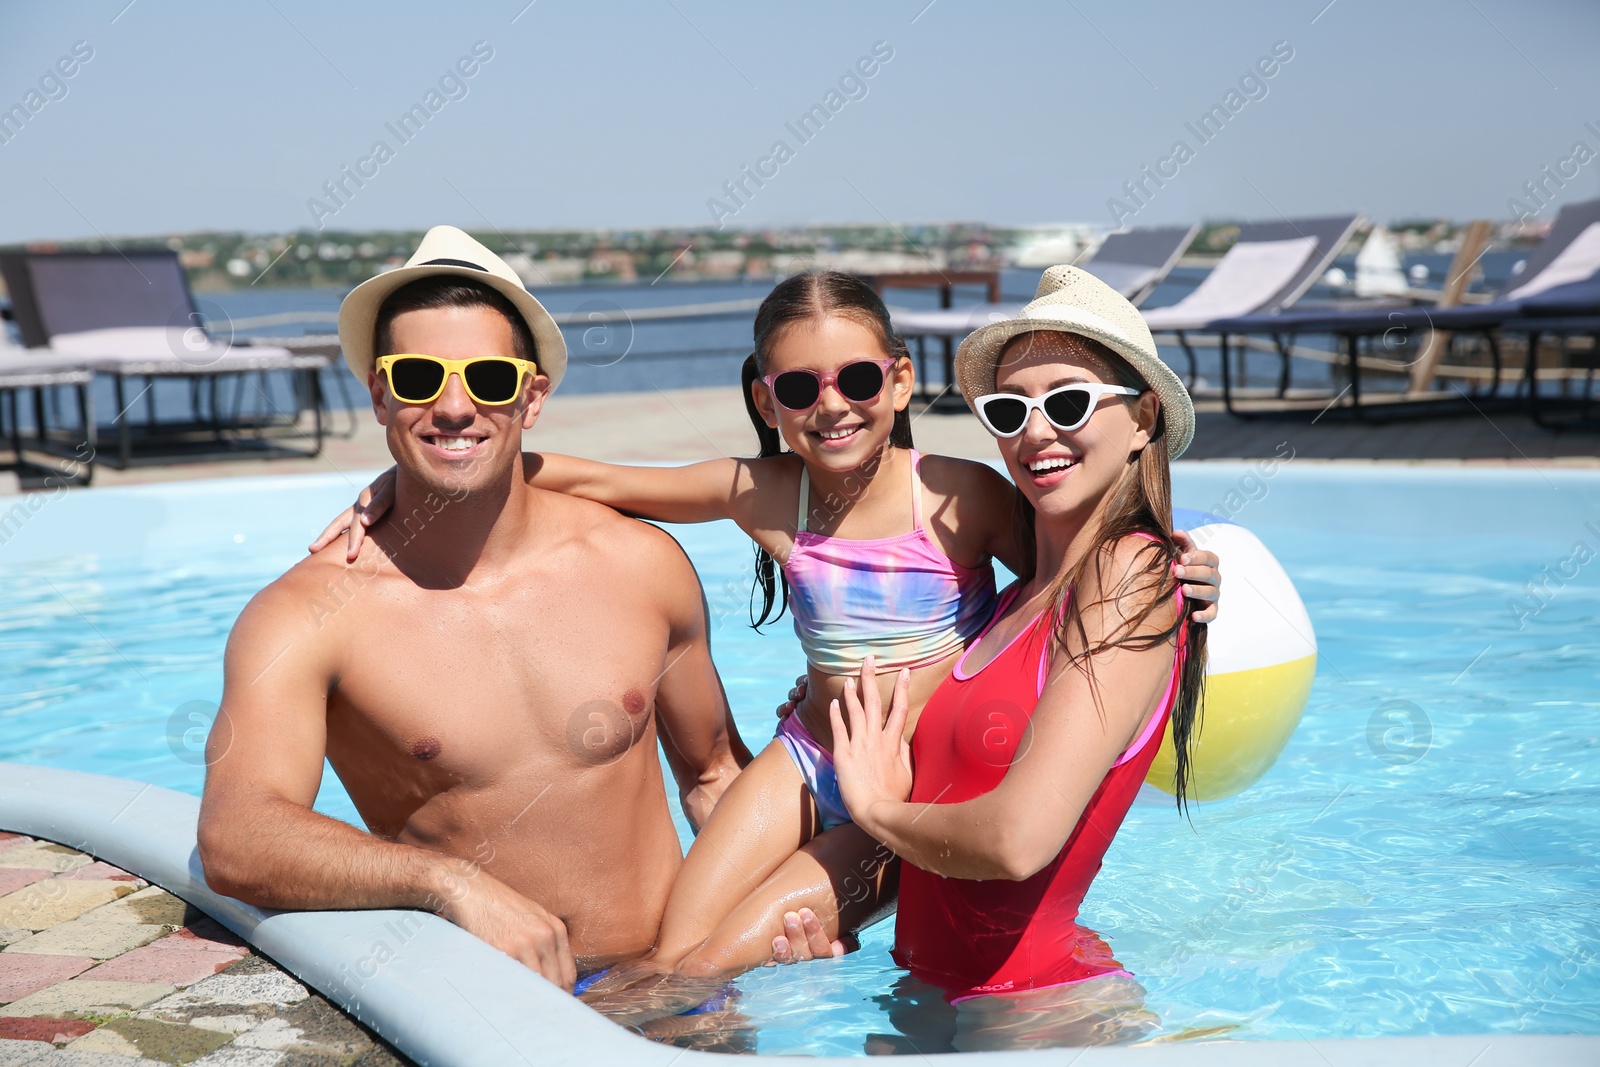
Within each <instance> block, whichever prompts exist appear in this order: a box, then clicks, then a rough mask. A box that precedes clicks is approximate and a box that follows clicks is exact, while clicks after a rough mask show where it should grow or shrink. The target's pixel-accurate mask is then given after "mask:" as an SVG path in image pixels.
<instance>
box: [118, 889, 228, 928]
mask: <svg viewBox="0 0 1600 1067" xmlns="http://www.w3.org/2000/svg"><path fill="white" fill-rule="evenodd" d="M116 884H122V883H116ZM94 918H96V919H102V920H104V921H106V922H121V923H137V924H140V925H148V926H183V925H184V924H185V923H191V922H198V921H199V920H201V919H203V918H205V912H203V911H201V910H200V909H198V908H192V907H190V906H189V905H188V904H185V903H184V902H183V901H182V900H180V899H179V898H178V897H175V896H173V895H172V894H171V893H169V892H167V891H166V890H165V889H162V888H161V887H160V886H154V885H152V886H147V887H146V888H144V889H140V890H139V891H138V892H135V893H129V894H128V895H127V896H124V897H122V898H121V899H120V900H117V902H116V903H115V904H107V905H106V906H105V907H103V908H101V909H100V910H99V911H98V912H97V913H96V914H95V915H94Z"/></svg>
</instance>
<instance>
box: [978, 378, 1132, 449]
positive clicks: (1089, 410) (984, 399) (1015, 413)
mask: <svg viewBox="0 0 1600 1067" xmlns="http://www.w3.org/2000/svg"><path fill="white" fill-rule="evenodd" d="M1142 392H1143V390H1142V389H1130V388H1128V387H1127V386H1125V385H1099V384H1091V383H1088V382H1075V383H1073V384H1072V385H1063V386H1061V387H1059V388H1056V389H1052V390H1050V391H1049V392H1048V393H1046V394H1044V395H1043V396H1020V395H1018V394H1016V393H988V394H986V395H984V396H980V397H978V398H977V399H976V400H974V401H973V402H972V406H973V408H974V410H976V411H977V413H978V421H979V422H982V423H983V425H984V427H985V428H986V429H987V430H988V431H989V432H990V433H992V434H994V435H995V436H996V437H1015V436H1017V434H1019V433H1021V432H1022V428H1023V427H1024V426H1026V425H1028V419H1029V418H1031V417H1032V415H1033V413H1034V412H1035V411H1042V412H1044V417H1045V420H1046V421H1047V422H1049V423H1050V425H1051V426H1054V427H1055V428H1056V429H1058V430H1060V431H1061V432H1062V433H1071V432H1072V431H1073V430H1080V429H1082V428H1083V427H1084V425H1085V424H1087V423H1088V421H1089V419H1090V417H1091V416H1093V415H1094V409H1095V406H1096V405H1097V404H1099V403H1100V398H1101V397H1103V396H1138V395H1139V394H1140V393H1142Z"/></svg>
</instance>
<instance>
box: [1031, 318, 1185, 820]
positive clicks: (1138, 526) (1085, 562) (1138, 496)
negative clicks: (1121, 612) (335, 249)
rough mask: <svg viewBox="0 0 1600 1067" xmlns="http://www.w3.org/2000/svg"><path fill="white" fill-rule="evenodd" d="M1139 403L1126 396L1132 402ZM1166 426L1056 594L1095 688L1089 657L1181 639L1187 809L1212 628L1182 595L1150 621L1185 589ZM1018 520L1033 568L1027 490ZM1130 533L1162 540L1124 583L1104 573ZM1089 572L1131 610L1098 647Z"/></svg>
mask: <svg viewBox="0 0 1600 1067" xmlns="http://www.w3.org/2000/svg"><path fill="white" fill-rule="evenodd" d="M1067 336H1068V337H1070V338H1072V340H1073V341H1075V342H1077V343H1078V344H1079V345H1081V346H1082V353H1081V354H1082V355H1084V356H1087V357H1092V358H1093V360H1094V361H1095V362H1096V363H1098V364H1103V365H1104V367H1105V369H1106V371H1107V372H1108V376H1109V377H1110V379H1111V381H1112V382H1113V383H1114V384H1116V385H1122V386H1127V387H1129V388H1133V389H1140V390H1147V389H1149V388H1150V386H1149V384H1148V383H1147V382H1146V381H1145V380H1144V377H1143V376H1142V375H1140V374H1139V372H1138V371H1136V370H1134V369H1133V367H1132V366H1131V365H1130V364H1129V363H1128V362H1127V361H1126V360H1124V359H1123V358H1122V357H1121V356H1119V355H1117V354H1116V353H1115V352H1113V351H1112V350H1111V349H1110V348H1108V347H1106V346H1105V345H1103V344H1101V343H1100V342H1098V341H1095V340H1093V339H1091V338H1087V337H1081V336H1079V335H1076V334H1068V335H1067ZM1136 399H1137V398H1136V397H1127V398H1126V400H1127V401H1128V402H1130V403H1131V402H1133V401H1135V400H1136ZM1165 422H1166V418H1165V415H1164V414H1158V415H1157V416H1156V425H1155V429H1154V430H1153V431H1152V433H1151V435H1150V443H1149V444H1147V445H1145V447H1144V448H1143V449H1142V450H1140V451H1139V453H1138V454H1137V455H1134V456H1130V457H1129V458H1128V463H1127V466H1126V468H1125V469H1124V470H1123V472H1122V477H1121V478H1120V479H1118V481H1117V483H1116V484H1115V485H1114V486H1112V487H1111V496H1110V500H1109V501H1108V502H1107V505H1106V507H1105V510H1104V512H1103V515H1102V518H1101V520H1100V529H1099V530H1098V531H1096V533H1095V537H1094V543H1093V545H1092V547H1091V548H1090V549H1089V551H1088V552H1086V553H1084V556H1083V558H1082V559H1081V560H1079V562H1078V564H1077V565H1076V566H1074V567H1072V568H1071V569H1069V570H1068V571H1067V573H1066V574H1063V575H1062V576H1061V577H1060V578H1058V579H1056V581H1055V584H1054V585H1053V586H1052V587H1051V593H1050V596H1051V603H1052V604H1053V605H1054V606H1055V610H1056V613H1057V617H1058V618H1059V620H1060V621H1059V623H1058V624H1057V626H1056V633H1055V639H1056V645H1057V647H1058V648H1059V649H1060V650H1061V652H1062V653H1063V654H1064V655H1065V656H1066V665H1067V666H1069V667H1072V668H1075V669H1078V670H1081V671H1083V672H1084V673H1085V674H1086V675H1087V676H1088V677H1089V678H1090V682H1091V685H1092V684H1093V674H1092V673H1091V671H1090V667H1089V660H1090V657H1092V656H1095V655H1098V654H1100V653H1102V652H1109V651H1110V650H1112V649H1116V648H1126V649H1130V650H1132V651H1144V650H1146V649H1151V648H1156V647H1159V646H1160V645H1163V644H1165V643H1166V642H1167V641H1169V640H1172V639H1174V638H1176V639H1177V641H1178V643H1179V645H1180V646H1181V647H1180V648H1179V649H1178V654H1179V655H1180V656H1181V657H1182V669H1181V671H1180V673H1179V677H1178V694H1177V699H1176V700H1175V701H1174V703H1173V705H1172V724H1171V730H1172V744H1173V750H1174V752H1175V754H1176V756H1177V773H1176V775H1175V776H1174V777H1175V785H1176V789H1175V793H1176V795H1177V802H1178V808H1179V810H1180V811H1181V810H1183V809H1184V807H1185V805H1186V804H1187V794H1188V790H1189V787H1190V785H1191V784H1192V783H1191V781H1190V775H1191V773H1192V770H1193V768H1192V761H1191V755H1192V752H1191V748H1192V746H1193V742H1194V737H1195V732H1196V731H1197V730H1198V729H1199V725H1200V724H1199V717H1200V705H1201V703H1202V701H1203V700H1204V697H1205V681H1206V626H1205V625H1203V624H1196V623H1194V622H1193V621H1187V620H1188V615H1189V607H1188V605H1187V603H1186V602H1184V601H1183V600H1182V598H1181V596H1180V598H1179V612H1178V617H1177V619H1175V620H1174V621H1173V623H1172V625H1171V626H1168V627H1166V628H1165V629H1153V628H1152V627H1151V625H1150V623H1149V619H1150V616H1151V615H1153V614H1155V613H1156V612H1157V611H1159V610H1161V607H1162V605H1163V604H1166V603H1168V602H1170V601H1171V600H1172V598H1173V595H1174V593H1177V592H1178V584H1179V583H1178V580H1177V578H1176V577H1174V575H1173V573H1172V564H1173V562H1174V561H1175V560H1176V559H1177V558H1178V556H1179V554H1180V549H1179V547H1178V543H1177V541H1176V540H1174V539H1173V536H1172V470H1171V456H1170V453H1169V451H1168V447H1167V435H1166V428H1165ZM1016 521H1017V525H1018V534H1019V543H1020V544H1021V545H1022V546H1023V556H1022V558H1023V560H1025V561H1026V563H1027V566H1028V567H1029V568H1030V569H1031V567H1032V565H1033V561H1034V540H1033V530H1034V510H1033V504H1032V503H1031V502H1029V500H1028V498H1027V497H1026V496H1024V495H1023V493H1022V490H1020V489H1019V490H1017V513H1016ZM1130 534H1148V535H1149V536H1151V537H1153V538H1155V540H1154V541H1149V542H1146V545H1145V547H1144V548H1141V549H1140V550H1139V561H1140V563H1141V564H1143V566H1142V567H1140V568H1138V569H1136V570H1135V571H1134V572H1133V573H1132V574H1130V575H1129V576H1128V577H1127V578H1126V579H1124V580H1123V581H1121V582H1120V584H1119V583H1117V582H1116V580H1115V579H1113V578H1112V577H1111V576H1109V575H1107V574H1106V573H1105V571H1104V570H1103V569H1102V568H1103V567H1104V566H1105V564H1106V562H1107V561H1108V560H1109V559H1110V557H1111V553H1110V548H1111V546H1112V545H1114V544H1116V543H1117V542H1118V541H1120V540H1121V539H1122V538H1124V537H1127V536H1129V535H1130ZM1090 567H1094V568H1095V577H1096V578H1097V579H1098V584H1099V586H1100V589H1101V590H1102V599H1101V600H1100V601H1097V602H1096V603H1097V604H1104V603H1109V602H1110V601H1112V600H1118V601H1123V602H1124V604H1125V610H1126V611H1127V612H1128V620H1127V622H1126V623H1125V624H1123V625H1122V626H1121V627H1120V628H1119V629H1118V630H1117V631H1116V632H1115V633H1112V634H1110V635H1109V636H1107V637H1106V638H1104V639H1103V640H1101V641H1099V642H1095V643H1091V641H1090V639H1089V634H1088V632H1087V630H1086V629H1085V627H1084V623H1083V612H1084V608H1085V607H1086V605H1084V604H1082V603H1080V602H1079V601H1078V600H1077V598H1075V597H1073V596H1072V595H1071V593H1072V590H1073V589H1074V588H1075V587H1078V586H1079V585H1080V584H1081V580H1082V578H1083V576H1084V574H1085V573H1086V572H1087V571H1088V569H1089V568H1090ZM1019 577H1020V578H1021V579H1022V580H1023V581H1024V582H1026V581H1028V580H1029V579H1030V578H1032V577H1033V575H1032V574H1031V573H1030V574H1023V575H1019ZM1087 606H1088V607H1094V606H1096V605H1095V604H1090V605H1087ZM1074 649H1076V650H1077V651H1074ZM1097 699H1098V698H1097Z"/></svg>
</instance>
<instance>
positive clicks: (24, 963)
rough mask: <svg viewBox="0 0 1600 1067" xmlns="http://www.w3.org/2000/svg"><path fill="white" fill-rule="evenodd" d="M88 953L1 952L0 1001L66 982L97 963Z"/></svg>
mask: <svg viewBox="0 0 1600 1067" xmlns="http://www.w3.org/2000/svg"><path fill="white" fill-rule="evenodd" d="M94 962H95V961H94V960H92V959H90V958H89V957H88V956H29V955H25V954H23V953H20V952H6V953H0V1003H6V1002H8V1001H13V1000H21V999H22V998H23V997H25V996H27V995H28V994H30V993H37V992H38V991H39V990H41V989H43V988H45V987H46V986H52V985H55V984H56V983H57V982H65V981H66V980H67V979H68V978H71V977H73V976H74V975H77V974H82V973H83V972H84V971H86V970H88V969H89V968H90V967H93V966H94Z"/></svg>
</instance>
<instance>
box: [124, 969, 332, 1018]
mask: <svg viewBox="0 0 1600 1067" xmlns="http://www.w3.org/2000/svg"><path fill="white" fill-rule="evenodd" d="M245 962H247V963H248V962H249V961H248V960H247V961H245ZM309 995H310V994H309V993H307V992H306V987H305V986H303V985H301V984H300V983H299V982H296V981H295V980H294V979H293V978H290V977H289V976H288V975H286V974H283V973H282V972H280V971H276V970H273V971H267V972H263V973H255V974H251V973H239V968H238V967H230V968H228V969H227V970H226V971H223V972H222V973H221V974H214V975H212V976H211V977H210V978H205V979H202V980H201V981H199V982H196V983H195V984H194V985H192V986H190V987H189V988H188V989H185V990H184V991H183V992H181V993H174V994H173V995H172V996H170V997H167V998H165V999H164V1000H161V1001H160V1002H158V1003H154V1004H151V1005H149V1006H150V1008H151V1010H152V1011H159V1012H167V1011H175V1010H181V1009H184V1008H213V1007H216V1006H218V1005H227V1006H229V1007H233V1006H238V1007H251V1006H254V1005H264V1006H271V1007H277V1008H288V1007H292V1006H294V1005H296V1004H298V1003H300V1002H301V1001H302V1000H305V999H306V997H307V996H309ZM142 1006H143V1005H141V1007H142Z"/></svg>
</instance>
